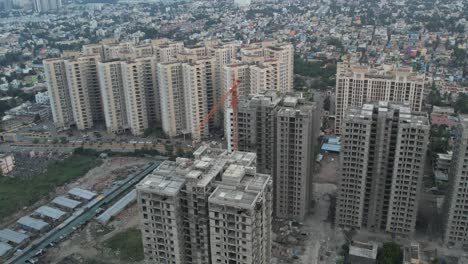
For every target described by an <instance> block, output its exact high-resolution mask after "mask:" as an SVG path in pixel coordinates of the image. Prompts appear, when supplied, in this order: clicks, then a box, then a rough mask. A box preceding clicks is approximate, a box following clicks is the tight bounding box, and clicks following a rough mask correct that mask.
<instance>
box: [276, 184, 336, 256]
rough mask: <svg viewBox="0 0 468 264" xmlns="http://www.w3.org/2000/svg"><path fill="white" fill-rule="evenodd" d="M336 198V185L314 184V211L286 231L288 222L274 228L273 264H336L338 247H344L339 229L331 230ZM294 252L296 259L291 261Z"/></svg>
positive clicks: (281, 222) (279, 223)
mask: <svg viewBox="0 0 468 264" xmlns="http://www.w3.org/2000/svg"><path fill="white" fill-rule="evenodd" d="M335 194H336V185H334V184H329V183H316V184H315V186H314V195H315V198H314V199H315V208H314V213H313V214H312V215H310V216H309V217H308V218H307V219H306V220H305V221H304V222H303V223H298V224H297V227H294V224H292V225H293V226H292V227H289V225H290V223H289V221H275V223H274V224H273V229H274V235H273V250H272V251H273V256H274V258H273V261H272V263H274V264H282V263H297V264H332V263H335V258H336V256H337V253H338V252H339V251H340V248H341V245H343V244H344V243H345V239H344V235H343V234H342V232H341V230H340V229H334V228H333V227H332V223H331V221H330V220H331V219H330V218H329V217H330V211H329V210H330V209H332V207H330V203H331V199H332V197H333V196H334V195H335ZM294 251H297V253H298V254H297V255H298V256H297V258H294Z"/></svg>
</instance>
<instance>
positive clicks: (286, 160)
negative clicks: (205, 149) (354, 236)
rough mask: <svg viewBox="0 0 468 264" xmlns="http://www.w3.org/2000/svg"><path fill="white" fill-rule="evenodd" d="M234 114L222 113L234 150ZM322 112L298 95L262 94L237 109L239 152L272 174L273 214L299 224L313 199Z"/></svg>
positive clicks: (270, 92)
mask: <svg viewBox="0 0 468 264" xmlns="http://www.w3.org/2000/svg"><path fill="white" fill-rule="evenodd" d="M232 113H233V111H232V109H231V108H228V109H227V110H226V113H225V118H224V120H225V127H226V129H225V130H226V131H227V135H226V137H227V140H228V142H229V143H230V144H229V148H233V136H232V135H233V132H234V131H233V129H234V128H233V125H232V119H233V114H232ZM319 129H320V111H319V110H318V109H317V106H316V105H315V104H314V103H312V102H309V101H307V100H306V99H305V98H302V97H301V96H300V95H281V94H280V93H279V92H277V91H272V90H269V91H263V92H261V93H260V94H258V95H250V96H243V97H241V98H240V100H239V107H238V131H237V133H238V148H239V150H241V151H252V152H255V153H257V169H258V171H259V172H261V173H268V174H271V175H272V176H273V182H274V194H275V198H274V201H275V203H274V204H275V205H274V208H275V215H276V216H277V217H280V218H290V219H295V220H299V221H302V220H303V219H304V218H305V216H306V215H308V214H309V213H310V208H311V205H312V201H313V197H312V192H313V185H312V172H313V165H314V160H315V157H314V150H315V146H316V144H317V143H316V141H317V136H318V133H319Z"/></svg>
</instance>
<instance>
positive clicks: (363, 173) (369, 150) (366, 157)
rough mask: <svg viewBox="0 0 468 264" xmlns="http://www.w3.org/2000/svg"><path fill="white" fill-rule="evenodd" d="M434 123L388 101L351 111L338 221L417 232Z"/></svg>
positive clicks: (344, 142)
mask: <svg viewBox="0 0 468 264" xmlns="http://www.w3.org/2000/svg"><path fill="white" fill-rule="evenodd" d="M429 129H430V125H429V122H428V118H427V116H426V114H424V113H420V112H412V111H411V110H410V108H409V107H406V106H402V105H391V104H389V103H387V102H380V103H379V104H365V105H364V106H362V107H359V108H353V109H351V110H349V112H348V114H347V115H346V117H345V120H344V125H343V128H342V130H343V136H342V137H341V141H342V150H341V156H340V168H339V171H338V173H339V177H340V178H339V185H338V196H337V205H336V224H337V225H338V226H341V227H347V228H356V229H360V228H363V229H368V230H374V231H379V230H383V231H386V232H388V233H391V234H395V235H400V236H411V235H412V234H413V233H414V230H415V225H416V215H417V211H418V199H419V194H420V193H421V188H422V179H423V173H424V164H425V158H426V149H427V142H428V140H429Z"/></svg>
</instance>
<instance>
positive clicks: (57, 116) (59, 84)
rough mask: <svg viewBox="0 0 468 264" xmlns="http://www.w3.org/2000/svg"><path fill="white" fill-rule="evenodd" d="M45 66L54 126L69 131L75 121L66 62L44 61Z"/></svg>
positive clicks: (56, 60)
mask: <svg viewBox="0 0 468 264" xmlns="http://www.w3.org/2000/svg"><path fill="white" fill-rule="evenodd" d="M43 64H44V73H45V78H46V82H47V90H48V91H49V95H50V105H51V108H52V118H53V120H54V124H55V126H56V127H57V128H59V129H67V128H69V127H70V125H72V124H73V123H74V119H73V111H72V106H71V100H70V99H71V98H70V93H69V90H68V81H67V73H66V70H65V61H64V60H63V59H47V60H44V61H43Z"/></svg>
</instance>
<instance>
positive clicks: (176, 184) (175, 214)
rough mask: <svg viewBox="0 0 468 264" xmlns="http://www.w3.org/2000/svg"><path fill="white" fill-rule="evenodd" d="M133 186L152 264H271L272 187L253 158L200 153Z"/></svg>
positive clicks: (161, 168)
mask: <svg viewBox="0 0 468 264" xmlns="http://www.w3.org/2000/svg"><path fill="white" fill-rule="evenodd" d="M194 156H195V159H194V160H192V159H186V158H177V160H176V161H175V162H173V161H165V162H163V163H162V164H161V165H160V166H159V167H158V168H157V169H156V170H154V171H153V173H152V174H150V175H148V176H147V177H146V178H145V179H143V180H142V181H141V183H140V184H138V185H137V193H138V198H137V200H138V205H139V208H140V215H141V221H142V234H143V246H144V250H145V256H146V259H147V260H148V261H152V262H155V263H176V264H179V263H198V264H206V263H245V264H247V263H264V264H268V263H270V251H271V237H270V235H271V210H272V198H271V196H272V181H271V177H270V176H269V175H266V174H260V173H257V172H256V168H255V165H256V155H255V154H254V153H248V152H239V151H236V152H233V153H230V154H229V153H228V152H227V151H226V150H222V149H211V148H207V147H200V148H199V149H198V150H197V151H196V152H195V153H194Z"/></svg>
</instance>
